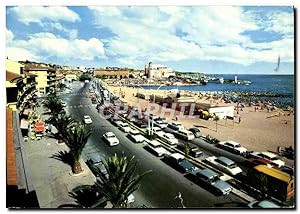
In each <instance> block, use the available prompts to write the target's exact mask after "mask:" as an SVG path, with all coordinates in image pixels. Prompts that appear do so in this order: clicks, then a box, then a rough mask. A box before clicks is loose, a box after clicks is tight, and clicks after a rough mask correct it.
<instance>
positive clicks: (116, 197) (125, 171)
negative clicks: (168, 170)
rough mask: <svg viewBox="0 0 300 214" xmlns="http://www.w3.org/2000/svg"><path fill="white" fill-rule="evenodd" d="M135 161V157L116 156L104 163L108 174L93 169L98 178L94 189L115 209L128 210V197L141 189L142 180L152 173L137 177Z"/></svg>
mask: <svg viewBox="0 0 300 214" xmlns="http://www.w3.org/2000/svg"><path fill="white" fill-rule="evenodd" d="M133 159H134V157H132V158H131V159H128V158H127V157H126V156H124V154H122V156H121V157H119V156H117V154H115V155H114V156H112V157H108V158H106V159H105V160H104V161H103V164H104V166H105V169H106V171H107V172H103V171H101V170H100V169H99V168H96V167H93V168H94V172H95V175H96V176H97V177H98V179H97V181H96V183H95V184H94V188H95V189H96V190H97V191H98V193H99V195H100V196H104V197H105V198H106V200H107V201H110V202H111V204H112V206H113V208H126V207H127V206H128V196H129V195H130V194H132V193H133V192H134V191H136V190H137V189H138V188H139V187H140V181H141V179H142V178H143V177H144V176H145V175H146V174H147V173H149V172H150V171H147V172H144V173H143V174H141V175H135V171H136V168H137V162H136V161H133ZM100 199H101V198H99V200H100Z"/></svg>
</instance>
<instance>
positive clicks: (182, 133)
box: [175, 130, 195, 140]
mask: <svg viewBox="0 0 300 214" xmlns="http://www.w3.org/2000/svg"><path fill="white" fill-rule="evenodd" d="M175 134H176V136H177V137H179V138H181V139H184V140H194V139H195V136H194V134H193V133H192V132H190V131H188V130H179V131H178V132H175Z"/></svg>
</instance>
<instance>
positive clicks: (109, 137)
mask: <svg viewBox="0 0 300 214" xmlns="http://www.w3.org/2000/svg"><path fill="white" fill-rule="evenodd" d="M103 137H104V139H105V140H106V141H107V142H108V144H109V145H110V146H116V145H118V144H119V143H120V142H119V139H118V138H117V137H116V135H115V134H114V133H113V132H106V133H105V134H104V135H103Z"/></svg>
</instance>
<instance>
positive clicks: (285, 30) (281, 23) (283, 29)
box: [265, 12, 294, 35]
mask: <svg viewBox="0 0 300 214" xmlns="http://www.w3.org/2000/svg"><path fill="white" fill-rule="evenodd" d="M265 24H266V28H265V30H266V31H273V32H277V33H281V34H284V35H293V34H294V17H293V14H291V13H287V12H282V13H272V14H271V15H270V18H269V21H268V22H267V23H265Z"/></svg>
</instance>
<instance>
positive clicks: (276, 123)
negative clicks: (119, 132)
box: [109, 86, 295, 164]
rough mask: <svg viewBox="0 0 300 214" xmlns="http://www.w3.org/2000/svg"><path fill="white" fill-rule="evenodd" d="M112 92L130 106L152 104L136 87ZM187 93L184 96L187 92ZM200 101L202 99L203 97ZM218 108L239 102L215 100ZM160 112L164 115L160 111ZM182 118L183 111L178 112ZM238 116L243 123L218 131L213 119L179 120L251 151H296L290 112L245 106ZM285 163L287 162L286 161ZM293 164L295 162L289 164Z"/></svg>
mask: <svg viewBox="0 0 300 214" xmlns="http://www.w3.org/2000/svg"><path fill="white" fill-rule="evenodd" d="M109 90H110V91H111V92H113V93H114V94H116V95H117V96H119V94H120V92H121V93H124V94H125V97H124V98H121V96H120V98H121V100H122V101H125V102H127V103H128V104H129V105H136V104H137V103H139V104H140V105H141V107H142V109H144V108H145V107H146V106H147V103H148V102H149V101H146V100H144V99H139V98H137V97H135V96H134V95H135V94H136V93H137V92H138V89H136V88H128V87H121V89H120V87H114V86H109ZM139 93H150V94H153V93H155V94H156V95H158V94H160V95H162V94H164V95H166V94H168V93H171V92H170V91H163V90H158V91H154V90H142V89H139ZM183 94H184V93H183ZM199 99H200V98H199ZM200 101H201V102H203V103H209V102H211V101H210V100H208V99H206V98H202V99H200ZM214 102H215V103H214V104H216V105H218V106H226V105H235V106H236V104H235V103H231V104H230V103H227V104H225V103H222V100H218V101H214ZM159 107H160V111H165V110H166V109H164V107H161V106H159ZM159 113H160V112H159ZM176 114H177V115H179V112H176ZM235 116H240V117H241V122H240V123H238V120H237V119H236V120H235V121H234V123H233V121H232V120H227V121H226V120H219V121H218V125H217V130H216V122H215V121H212V120H203V119H200V118H196V117H195V118H187V117H184V118H182V117H180V118H179V119H178V121H179V122H181V123H182V124H183V125H184V126H185V127H186V128H191V127H194V126H196V127H198V128H200V130H201V132H202V135H205V136H206V135H207V134H209V135H211V136H213V137H215V138H217V139H219V140H221V141H223V140H233V141H236V142H239V143H241V145H242V146H244V147H246V148H247V149H248V150H250V151H274V152H276V151H277V146H282V147H288V146H292V147H293V148H294V143H295V141H294V114H293V113H291V114H289V112H288V111H283V110H282V109H279V108H278V109H276V110H274V111H272V112H268V111H267V109H264V110H260V109H259V110H256V111H255V109H254V107H244V108H243V111H239V113H238V114H237V111H235ZM164 117H166V119H167V120H168V121H172V120H175V116H172V115H170V114H169V113H166V114H165V115H164ZM284 160H286V159H285V158H284ZM287 162H289V163H290V164H293V163H292V161H287Z"/></svg>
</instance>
